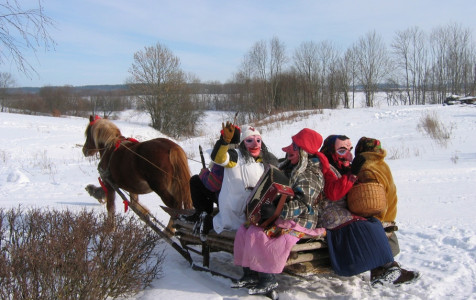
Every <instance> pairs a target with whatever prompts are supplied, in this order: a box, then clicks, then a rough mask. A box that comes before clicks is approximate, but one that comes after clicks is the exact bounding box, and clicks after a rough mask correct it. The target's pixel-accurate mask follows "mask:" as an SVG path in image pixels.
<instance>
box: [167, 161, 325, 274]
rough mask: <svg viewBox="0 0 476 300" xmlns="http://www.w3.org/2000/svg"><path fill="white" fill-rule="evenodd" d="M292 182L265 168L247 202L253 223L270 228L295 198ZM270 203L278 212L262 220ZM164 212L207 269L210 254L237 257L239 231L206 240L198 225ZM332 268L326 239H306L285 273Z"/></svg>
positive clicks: (293, 253) (212, 235)
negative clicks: (262, 210) (264, 207)
mask: <svg viewBox="0 0 476 300" xmlns="http://www.w3.org/2000/svg"><path fill="white" fill-rule="evenodd" d="M288 182H289V179H288V178H287V177H286V176H285V175H284V173H282V172H281V171H280V170H278V169H277V168H275V167H273V166H270V165H267V166H265V171H264V174H263V176H262V177H261V178H260V180H259V181H258V183H257V184H256V186H255V187H254V189H253V190H252V191H251V193H250V196H249V197H248V199H247V200H246V203H248V204H247V212H246V214H247V218H248V220H249V222H250V223H251V224H253V225H255V226H261V227H263V228H266V227H268V226H270V225H272V224H273V223H274V220H276V219H277V218H278V216H279V214H280V212H281V210H282V208H283V206H284V204H285V203H286V201H288V200H289V199H291V198H292V197H293V196H294V192H293V190H292V189H291V188H290V187H289V186H287V185H285V184H287V183H288ZM270 203H273V204H274V205H275V206H276V208H277V209H276V211H275V213H274V214H273V215H272V216H271V217H270V218H268V219H266V220H261V214H260V208H261V206H262V205H263V204H270ZM163 209H164V210H165V211H168V212H169V214H170V216H171V220H172V222H173V228H174V229H175V233H174V234H175V237H177V239H178V240H179V241H180V244H181V246H182V248H183V249H186V250H187V251H190V252H194V253H197V254H199V255H201V256H202V261H203V266H204V267H209V263H210V254H211V253H213V252H219V251H225V252H228V253H232V254H233V243H234V240H235V234H236V232H235V231H223V232H221V233H220V234H217V233H216V232H215V231H214V230H211V231H210V232H209V233H208V235H207V236H206V239H204V241H202V240H201V239H200V236H198V235H197V234H194V233H193V227H194V224H192V223H189V222H186V221H182V220H180V219H178V215H177V214H174V213H173V211H171V210H170V209H168V208H165V207H163ZM216 212H217V211H215V213H216ZM191 213H192V212H189V214H191ZM329 267H330V262H329V255H328V251H327V244H326V240H325V236H318V237H312V236H305V237H304V238H302V239H301V240H300V241H299V242H298V243H297V244H296V245H294V247H293V248H292V250H291V253H290V254H289V257H288V258H287V262H286V267H285V271H287V272H289V273H296V274H302V273H313V272H316V271H318V270H323V269H324V268H329Z"/></svg>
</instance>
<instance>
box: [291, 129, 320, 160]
mask: <svg viewBox="0 0 476 300" xmlns="http://www.w3.org/2000/svg"><path fill="white" fill-rule="evenodd" d="M292 140H293V142H294V144H296V145H297V146H298V147H299V148H301V149H303V150H304V151H306V152H307V153H309V154H314V155H315V154H317V153H318V152H319V149H320V148H321V146H322V136H321V135H320V134H319V133H317V132H316V131H314V130H312V129H309V128H304V129H302V130H301V131H299V132H298V133H297V134H296V135H294V136H293V137H292Z"/></svg>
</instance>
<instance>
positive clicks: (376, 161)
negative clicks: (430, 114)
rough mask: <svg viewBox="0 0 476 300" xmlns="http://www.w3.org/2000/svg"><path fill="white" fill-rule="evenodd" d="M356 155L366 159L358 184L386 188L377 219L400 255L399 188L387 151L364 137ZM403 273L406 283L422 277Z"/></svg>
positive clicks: (356, 150) (376, 270)
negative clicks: (365, 183) (382, 206)
mask: <svg viewBox="0 0 476 300" xmlns="http://www.w3.org/2000/svg"><path fill="white" fill-rule="evenodd" d="M355 155H356V156H357V155H361V156H363V157H364V158H365V163H364V164H363V165H362V168H361V169H360V171H359V173H358V174H357V177H358V179H357V180H358V182H361V183H364V182H378V183H380V184H382V185H383V186H384V188H385V198H386V200H387V202H386V207H385V209H384V211H383V212H382V213H380V214H378V215H376V216H375V217H376V218H377V219H378V220H379V221H380V222H382V225H383V227H384V228H385V231H386V232H387V237H388V242H389V244H390V248H391V249H392V254H393V256H394V257H395V256H397V255H398V253H400V245H399V243H398V238H397V235H396V234H395V229H396V223H395V219H396V217H397V202H398V197H397V187H396V186H395V183H394V181H393V176H392V172H391V171H390V167H389V166H388V164H387V163H386V162H385V160H384V159H385V157H386V156H387V151H386V150H385V149H383V148H382V145H381V143H380V141H379V140H377V139H373V138H368V137H362V138H360V139H359V141H358V142H357V145H356V146H355ZM381 271H382V270H381V269H375V270H372V272H371V278H376V277H377V275H378V273H379V272H381ZM400 271H401V273H402V275H401V277H402V278H401V280H403V279H406V282H407V283H408V282H412V281H415V280H417V279H418V278H419V277H420V273H419V272H416V271H408V270H405V269H403V268H401V267H400Z"/></svg>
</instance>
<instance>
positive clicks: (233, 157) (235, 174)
mask: <svg viewBox="0 0 476 300" xmlns="http://www.w3.org/2000/svg"><path fill="white" fill-rule="evenodd" d="M235 129H236V127H235V126H234V125H233V124H232V123H230V122H227V123H226V125H224V124H222V134H221V135H220V138H219V139H218V140H217V142H216V143H215V146H214V147H213V150H212V153H211V155H210V156H211V159H212V160H213V162H214V163H215V164H217V165H219V166H222V167H224V173H223V182H222V186H221V190H220V195H219V196H218V207H219V211H218V213H217V214H216V215H215V216H214V217H212V216H211V215H209V214H205V215H203V214H202V216H201V217H200V219H201V221H200V222H201V224H202V225H201V229H200V237H201V238H202V240H204V239H206V235H207V234H208V232H209V230H210V229H211V228H213V229H214V230H215V232H216V233H221V232H222V231H223V230H237V229H238V228H239V227H240V225H241V224H243V223H244V222H245V220H246V215H245V208H246V200H247V199H248V196H249V194H250V193H251V191H252V190H253V188H254V186H255V185H256V183H257V182H258V180H259V179H260V177H261V175H262V174H263V172H264V163H268V164H272V165H277V163H278V160H277V158H276V157H275V156H274V155H273V154H272V153H270V152H269V151H268V149H267V147H266V145H265V144H264V143H263V141H262V138H261V134H260V132H259V131H258V130H257V129H256V128H254V127H252V126H245V127H244V128H242V130H241V136H240V144H239V146H238V148H236V149H230V147H229V145H230V143H231V140H232V138H233V136H234V134H235Z"/></svg>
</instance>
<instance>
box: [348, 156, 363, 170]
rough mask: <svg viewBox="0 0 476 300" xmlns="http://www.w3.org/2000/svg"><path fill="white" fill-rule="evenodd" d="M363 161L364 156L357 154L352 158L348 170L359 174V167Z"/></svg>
mask: <svg viewBox="0 0 476 300" xmlns="http://www.w3.org/2000/svg"><path fill="white" fill-rule="evenodd" d="M364 163H365V157H363V156H362V155H357V156H356V157H355V158H354V160H352V165H351V166H350V172H351V173H352V174H354V175H357V174H359V172H360V169H361V168H362V166H363V165H364Z"/></svg>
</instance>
